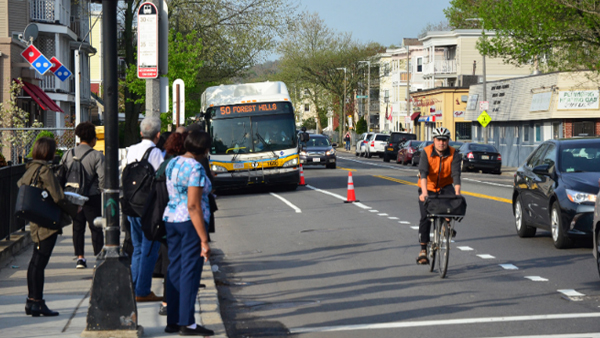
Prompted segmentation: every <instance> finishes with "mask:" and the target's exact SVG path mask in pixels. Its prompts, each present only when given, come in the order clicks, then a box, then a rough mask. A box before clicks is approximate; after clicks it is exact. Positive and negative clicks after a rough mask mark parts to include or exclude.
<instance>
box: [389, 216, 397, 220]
mask: <svg viewBox="0 0 600 338" xmlns="http://www.w3.org/2000/svg"><path fill="white" fill-rule="evenodd" d="M388 218H389V219H394V220H395V219H398V217H388Z"/></svg>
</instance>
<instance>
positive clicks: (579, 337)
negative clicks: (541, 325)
mask: <svg viewBox="0 0 600 338" xmlns="http://www.w3.org/2000/svg"><path fill="white" fill-rule="evenodd" d="M489 338H600V333H571V334H550V335H548V334H545V335H542V336H510V337H508V336H507V337H489Z"/></svg>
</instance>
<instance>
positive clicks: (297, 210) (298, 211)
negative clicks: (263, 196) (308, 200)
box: [271, 193, 302, 214]
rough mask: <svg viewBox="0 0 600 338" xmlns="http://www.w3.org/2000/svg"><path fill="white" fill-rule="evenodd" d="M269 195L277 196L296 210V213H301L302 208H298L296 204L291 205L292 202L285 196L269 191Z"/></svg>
mask: <svg viewBox="0 0 600 338" xmlns="http://www.w3.org/2000/svg"><path fill="white" fill-rule="evenodd" d="M271 195H272V196H275V197H277V198H279V199H280V200H281V201H283V203H285V204H287V205H288V206H289V207H290V208H292V209H294V210H295V211H296V213H298V214H299V213H302V210H300V208H298V207H297V206H295V205H293V204H292V202H290V201H288V200H286V199H285V198H283V197H281V196H279V195H277V194H274V193H271Z"/></svg>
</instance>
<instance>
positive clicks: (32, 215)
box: [15, 166, 62, 230]
mask: <svg viewBox="0 0 600 338" xmlns="http://www.w3.org/2000/svg"><path fill="white" fill-rule="evenodd" d="M40 169H41V166H40V167H39V168H38V169H37V171H36V172H35V174H34V177H35V179H34V180H33V182H32V183H31V185H27V184H23V185H22V186H20V187H19V192H18V193H17V201H16V203H15V216H16V217H17V218H19V219H24V220H26V221H30V222H33V223H35V224H37V225H39V226H41V227H44V228H48V229H52V230H59V229H61V228H62V226H61V223H60V216H61V210H60V208H59V207H58V205H57V204H56V203H54V200H53V199H52V196H50V193H48V191H46V190H44V189H40V188H38V187H35V185H37V180H38V176H39V173H40Z"/></svg>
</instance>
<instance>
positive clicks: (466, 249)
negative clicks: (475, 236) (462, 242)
mask: <svg viewBox="0 0 600 338" xmlns="http://www.w3.org/2000/svg"><path fill="white" fill-rule="evenodd" d="M456 248H457V249H458V250H460V251H473V248H471V247H470V246H458V247H456Z"/></svg>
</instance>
